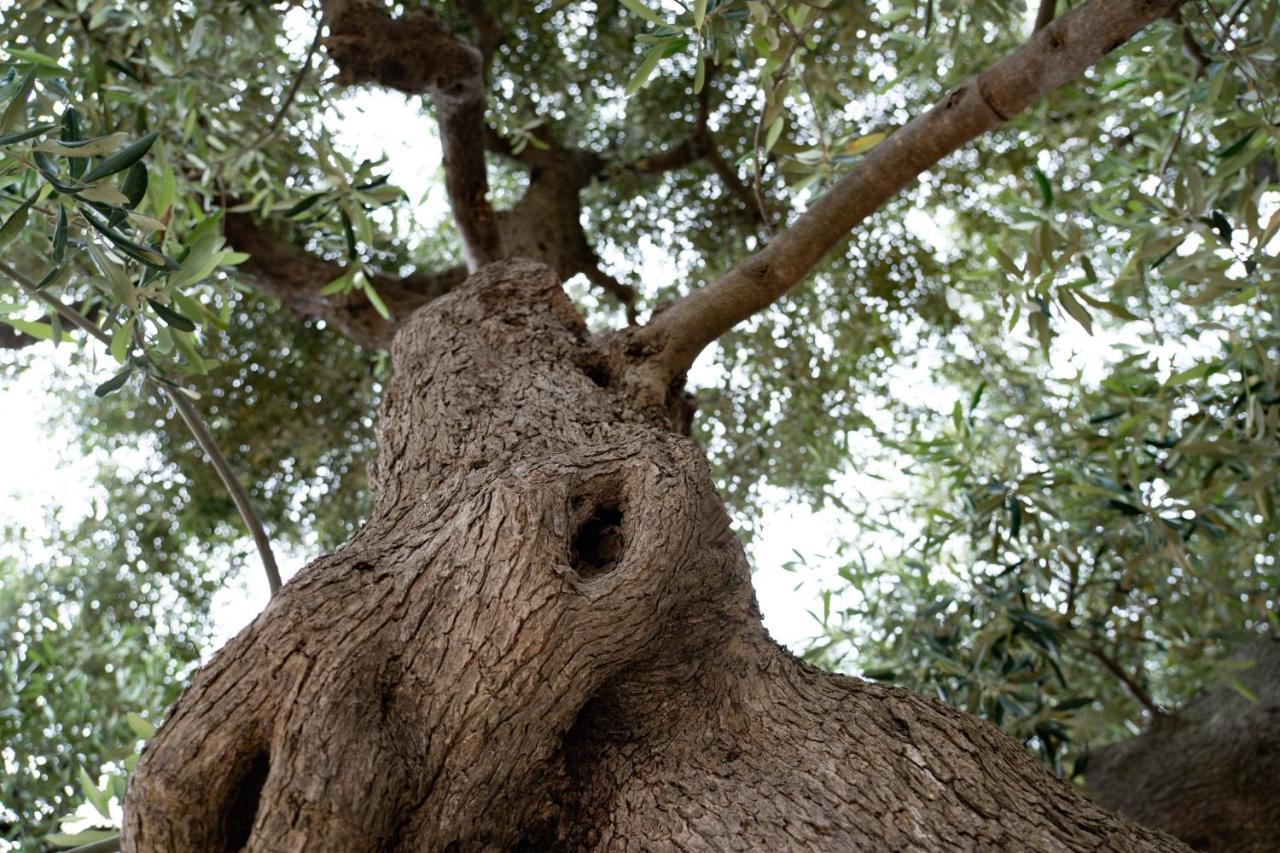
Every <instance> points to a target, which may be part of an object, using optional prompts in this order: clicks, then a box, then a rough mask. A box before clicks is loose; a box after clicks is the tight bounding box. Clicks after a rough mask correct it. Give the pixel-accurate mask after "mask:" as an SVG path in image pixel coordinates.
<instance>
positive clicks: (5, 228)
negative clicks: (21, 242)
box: [0, 196, 35, 249]
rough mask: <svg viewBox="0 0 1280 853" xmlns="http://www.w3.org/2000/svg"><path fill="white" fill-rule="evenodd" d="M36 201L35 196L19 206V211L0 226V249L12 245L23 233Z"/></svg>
mask: <svg viewBox="0 0 1280 853" xmlns="http://www.w3.org/2000/svg"><path fill="white" fill-rule="evenodd" d="M34 201H35V196H32V197H31V198H29V199H27V200H26V201H24V202H23V203H22V204H21V205H19V206H18V209H17V210H15V211H14V212H13V213H11V214H10V215H9V218H8V219H7V220H5V223H4V225H0V249H2V248H4V247H5V246H7V245H9V244H10V243H12V242H13V241H14V240H15V239H17V237H18V235H19V234H21V233H22V229H23V228H26V227H27V219H28V217H29V215H30V213H31V205H32V203H33V202H34Z"/></svg>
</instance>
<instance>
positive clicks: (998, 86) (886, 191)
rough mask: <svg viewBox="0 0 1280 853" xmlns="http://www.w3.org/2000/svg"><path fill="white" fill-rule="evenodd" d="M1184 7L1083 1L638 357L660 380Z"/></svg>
mask: <svg viewBox="0 0 1280 853" xmlns="http://www.w3.org/2000/svg"><path fill="white" fill-rule="evenodd" d="M1181 3H1182V0H1090V2H1088V3H1086V4H1085V5H1083V6H1081V7H1079V8H1077V9H1075V10H1074V11H1071V12H1069V13H1067V14H1066V15H1063V16H1062V17H1061V18H1058V19H1057V20H1056V21H1054V22H1053V23H1051V24H1049V25H1048V26H1046V27H1045V28H1044V29H1042V30H1040V31H1039V32H1038V33H1036V34H1035V35H1033V36H1032V37H1031V39H1030V40H1029V41H1028V42H1027V43H1026V44H1025V45H1023V46H1022V47H1021V48H1019V49H1018V50H1016V51H1014V52H1013V53H1012V54H1010V55H1009V56H1007V57H1006V58H1005V59H1003V60H1002V61H1000V62H999V63H997V64H996V65H994V66H992V67H991V68H988V69H987V70H986V71H984V72H982V73H981V74H979V75H978V76H976V77H974V78H972V79H970V80H969V81H967V82H965V83H963V84H962V85H960V86H959V87H958V88H956V89H955V90H954V91H952V92H951V93H950V94H949V95H947V97H946V98H944V99H943V100H942V101H940V102H939V103H937V104H935V105H934V106H933V108H932V109H930V110H929V111H928V112H926V113H925V114H923V115H921V116H919V117H918V118H916V119H914V120H913V121H911V122H910V123H908V124H907V125H905V126H904V127H902V128H901V129H899V130H898V131H897V132H896V133H894V134H893V135H892V136H891V137H889V138H888V139H887V140H885V141H884V142H882V143H881V144H880V145H879V146H877V147H876V148H875V149H873V150H872V151H871V152H870V153H869V154H868V155H867V156H866V157H864V158H863V160H862V162H861V163H859V164H858V165H857V166H856V167H854V169H853V170H851V171H850V172H849V173H848V174H846V175H845V176H844V177H843V178H841V179H840V181H838V182H837V183H836V184H835V185H834V186H833V187H832V188H831V189H829V190H828V191H827V192H826V193H824V194H823V195H822V196H821V197H820V198H819V199H818V200H817V201H816V202H815V203H814V204H813V205H812V206H811V207H810V208H809V209H808V211H806V212H805V213H804V214H803V215H802V216H801V217H800V218H799V219H797V220H796V221H795V222H794V223H793V224H792V225H791V226H790V227H788V228H787V229H786V230H784V231H782V232H781V233H779V234H778V235H777V237H775V238H774V239H773V240H772V241H771V242H770V243H769V244H768V245H767V246H765V248H764V249H762V250H761V251H759V252H757V253H756V254H754V255H752V256H751V257H749V258H747V259H746V260H745V261H742V262H741V263H739V264H738V265H737V266H735V267H734V268H733V269H731V270H729V272H727V273H726V274H725V275H724V276H722V277H721V278H720V279H718V280H717V281H715V282H713V283H712V284H710V285H708V286H707V287H704V288H702V289H700V290H696V291H694V292H693V293H691V294H689V295H688V296H686V297H684V298H683V299H681V300H680V301H678V302H676V303H675V304H673V305H672V306H671V307H670V308H668V309H667V310H666V311H664V312H662V313H661V314H659V315H658V316H657V317H655V318H654V320H653V321H652V322H651V323H650V325H649V326H648V327H646V329H645V330H644V332H643V335H644V340H643V341H641V344H642V345H641V346H637V347H633V349H634V350H635V351H637V352H640V351H646V350H648V351H655V350H656V355H655V356H654V357H650V358H649V359H648V364H649V365H650V367H648V368H646V369H647V370H654V369H655V367H654V366H656V370H657V373H658V375H655V376H649V377H648V378H647V379H646V380H644V381H645V384H651V385H656V386H657V387H663V388H665V386H666V383H667V382H668V381H669V380H670V379H671V378H674V377H676V376H678V375H679V374H680V373H681V372H683V371H684V370H686V369H687V368H688V367H689V365H691V364H692V363H693V360H694V358H695V357H697V355H698V353H699V352H701V351H702V349H703V348H704V347H706V346H707V345H708V344H710V343H711V342H712V341H714V340H715V339H716V338H718V337H719V336H720V335H722V334H724V333H725V332H726V331H728V330H729V329H730V328H732V327H733V326H735V325H736V324H738V323H740V322H742V321H743V320H745V319H746V318H748V317H750V316H751V315H752V314H755V313H756V312H758V311H761V310H763V309H764V308H766V307H767V306H768V305H770V304H771V303H772V302H774V301H775V300H777V299H778V298H779V297H781V296H782V295H783V294H784V293H786V292H787V290H789V289H790V288H791V287H793V286H794V285H796V284H797V283H798V282H800V281H801V280H803V279H804V278H805V277H806V276H807V275H808V274H809V272H810V271H811V270H812V269H813V267H814V266H815V265H816V264H817V263H818V262H819V261H820V260H821V259H822V258H823V256H825V255H826V254H827V253H828V252H829V251H831V249H833V248H834V247H835V246H836V245H837V244H838V243H840V242H841V241H842V240H843V239H844V238H845V236H846V235H847V234H848V233H849V230H850V229H851V228H853V227H854V226H855V225H857V224H858V223H860V222H862V221H863V220H864V219H866V218H867V217H868V216H870V215H871V214H872V213H873V212H875V210H876V209H877V208H879V207H880V205H882V204H883V203H884V202H885V201H886V200H888V199H889V198H891V197H892V196H894V195H895V194H897V193H898V192H899V191H900V190H902V188H903V187H905V186H906V185H907V184H909V183H910V182H911V181H913V180H914V179H915V178H916V177H917V176H918V175H919V174H920V173H921V172H923V171H925V170H926V169H928V168H929V167H930V166H932V165H933V164H935V163H937V162H938V161H939V160H941V159H942V158H943V157H945V156H947V155H948V154H950V153H951V152H953V151H955V150H956V149H957V148H959V147H960V146H962V145H964V144H965V143H967V142H969V141H970V140H972V139H975V138H976V137H978V136H980V135H981V134H983V133H986V132H987V131H989V130H992V129H993V128H996V127H998V126H1000V125H1001V124H1003V123H1004V122H1006V121H1008V120H1009V119H1011V118H1012V117H1013V116H1015V115H1017V114H1018V113H1020V112H1022V111H1023V110H1025V109H1026V108H1027V107H1029V106H1031V105H1032V104H1034V103H1035V102H1036V101H1038V100H1039V99H1041V98H1043V97H1044V96H1045V95H1047V94H1049V93H1050V92H1052V91H1053V90H1054V89H1056V88H1058V87H1059V86H1061V85H1063V84H1065V83H1067V82H1069V81H1071V80H1073V79H1075V78H1076V77H1078V76H1079V75H1080V74H1082V73H1083V72H1084V71H1085V70H1086V69H1087V68H1089V67H1090V66H1092V65H1093V64H1095V63H1096V62H1098V61H1099V60H1101V59H1102V58H1103V57H1104V56H1105V55H1106V54H1107V53H1109V52H1110V51H1112V50H1114V49H1115V48H1116V47H1118V46H1120V45H1121V44H1123V43H1124V42H1125V41H1127V40H1128V39H1129V38H1131V37H1132V36H1133V35H1134V34H1135V33H1137V32H1138V31H1139V30H1141V29H1142V28H1143V27H1145V26H1146V25H1148V24H1150V23H1151V22H1153V21H1155V20H1157V19H1159V18H1161V17H1164V16H1167V15H1168V14H1169V13H1170V12H1172V11H1173V10H1174V9H1176V8H1178V7H1179V6H1180V5H1181Z"/></svg>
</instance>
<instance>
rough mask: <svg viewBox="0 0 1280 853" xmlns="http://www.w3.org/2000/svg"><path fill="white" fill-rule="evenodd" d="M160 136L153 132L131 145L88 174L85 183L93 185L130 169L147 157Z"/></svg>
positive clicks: (102, 162) (105, 160)
mask: <svg viewBox="0 0 1280 853" xmlns="http://www.w3.org/2000/svg"><path fill="white" fill-rule="evenodd" d="M159 136H160V134H159V133H157V132H155V131H154V130H153V131H152V132H151V133H148V134H147V135H146V136H144V137H142V138H141V139H138V140H136V141H134V142H131V143H129V144H128V145H126V146H125V147H124V148H121V149H120V150H119V151H117V152H116V153H114V154H112V155H111V156H110V157H107V158H105V159H104V160H102V161H100V162H99V163H98V165H96V166H94V167H93V168H92V169H90V170H89V171H88V172H86V173H85V176H84V178H83V180H84V182H85V183H92V182H93V181H96V180H98V179H99V178H105V177H107V176H108V175H114V174H115V173H116V172H122V171H124V170H125V169H127V168H129V167H130V166H132V165H133V164H134V163H136V162H138V161H139V160H141V159H142V158H143V157H144V156H145V155H146V153H147V151H149V150H150V149H151V145H152V144H153V143H154V142H155V141H156V139H158V138H159Z"/></svg>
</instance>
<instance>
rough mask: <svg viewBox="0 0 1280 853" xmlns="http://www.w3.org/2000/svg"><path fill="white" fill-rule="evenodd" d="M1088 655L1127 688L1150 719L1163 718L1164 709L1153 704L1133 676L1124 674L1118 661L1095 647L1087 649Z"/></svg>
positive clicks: (1153, 701) (1148, 694)
mask: <svg viewBox="0 0 1280 853" xmlns="http://www.w3.org/2000/svg"><path fill="white" fill-rule="evenodd" d="M1089 654H1091V655H1093V656H1094V657H1095V658H1097V659H1098V661H1099V662H1100V663H1101V664H1102V665H1103V666H1104V667H1106V668H1107V670H1108V671H1109V672H1110V673H1111V674H1112V675H1114V676H1115V677H1116V678H1118V679H1120V683H1121V684H1123V685H1124V686H1125V687H1126V688H1128V690H1129V692H1130V693H1131V694H1132V695H1133V698H1134V699H1137V700H1138V702H1139V704H1141V705H1142V707H1144V708H1146V709H1147V711H1148V712H1150V714H1151V716H1152V717H1162V716H1164V709H1162V708H1161V707H1160V706H1159V705H1157V704H1156V703H1155V700H1153V699H1152V698H1151V694H1150V693H1148V692H1147V691H1146V690H1144V689H1143V687H1142V685H1141V684H1139V683H1138V682H1137V681H1135V680H1134V678H1133V676H1131V675H1129V673H1127V672H1125V669H1124V667H1122V666H1121V665H1120V662H1119V661H1117V660H1116V659H1115V658H1113V657H1111V656H1110V655H1108V654H1107V653H1106V652H1104V651H1102V649H1099V648H1097V647H1094V648H1091V649H1089Z"/></svg>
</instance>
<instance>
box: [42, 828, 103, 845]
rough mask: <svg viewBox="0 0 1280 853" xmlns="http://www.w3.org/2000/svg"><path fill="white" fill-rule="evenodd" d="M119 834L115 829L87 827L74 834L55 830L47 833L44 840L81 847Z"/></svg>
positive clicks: (53, 843) (55, 843)
mask: <svg viewBox="0 0 1280 853" xmlns="http://www.w3.org/2000/svg"><path fill="white" fill-rule="evenodd" d="M119 834H120V833H118V832H116V831H115V830H114V829H86V830H84V831H83V832H77V833H74V834H69V833H66V832H55V833H53V834H51V835H46V836H45V837H44V840H45V841H48V842H49V843H50V844H52V845H54V846H55V847H80V846H83V845H85V844H93V843H94V842H97V841H109V840H110V839H112V838H115V837H116V836H118V835H119Z"/></svg>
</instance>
